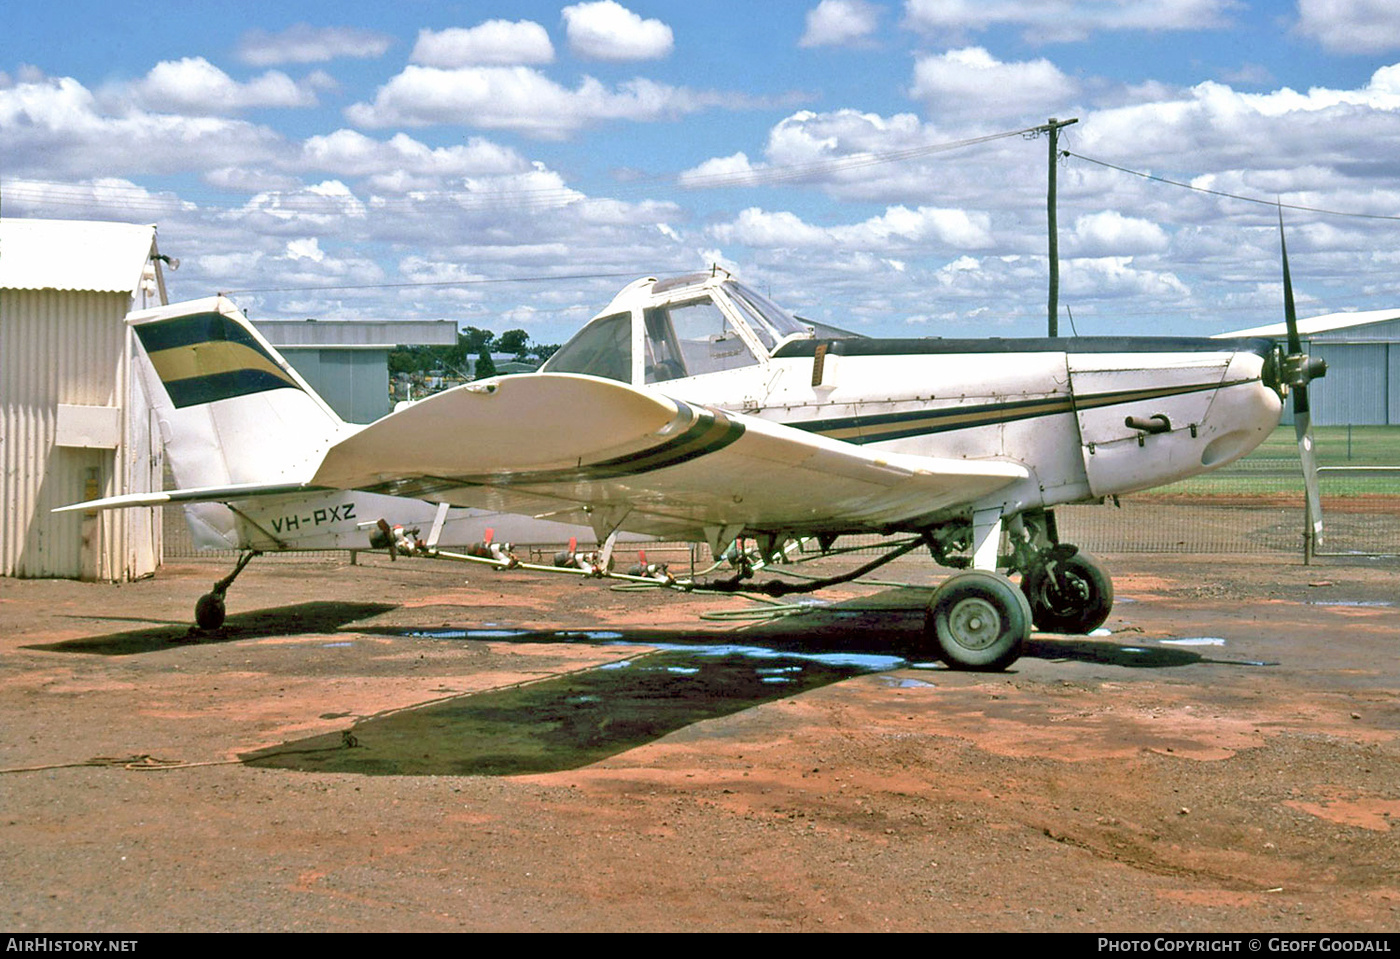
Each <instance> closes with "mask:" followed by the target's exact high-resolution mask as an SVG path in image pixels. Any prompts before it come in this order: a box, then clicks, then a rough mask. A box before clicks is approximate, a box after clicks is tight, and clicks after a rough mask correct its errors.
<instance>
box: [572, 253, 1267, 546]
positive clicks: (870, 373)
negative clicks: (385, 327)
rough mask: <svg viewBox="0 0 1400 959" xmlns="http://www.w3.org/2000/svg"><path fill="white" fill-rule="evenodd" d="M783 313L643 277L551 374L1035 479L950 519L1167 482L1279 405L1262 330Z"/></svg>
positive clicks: (1257, 430) (729, 284)
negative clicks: (889, 325) (979, 331)
mask: <svg viewBox="0 0 1400 959" xmlns="http://www.w3.org/2000/svg"><path fill="white" fill-rule="evenodd" d="M765 311H766V313H765ZM778 313H780V311H779V310H778V308H776V307H774V306H773V305H772V304H771V303H769V302H768V301H767V300H766V299H765V298H763V297H761V296H760V295H758V294H755V293H754V292H753V291H751V290H749V289H748V288H746V287H743V286H742V285H740V284H737V283H734V282H733V281H732V280H728V279H726V278H717V277H712V276H706V275H700V276H696V277H691V278H682V279H678V280H670V281H660V282H657V281H650V280H649V281H638V282H637V283H634V284H632V285H631V286H629V287H627V288H626V289H624V290H623V291H622V293H620V294H619V295H618V296H617V298H616V299H614V301H613V303H612V304H610V305H609V306H608V308H606V309H605V310H604V311H603V312H602V313H600V314H599V316H598V317H597V318H595V319H594V320H593V321H592V323H590V325H589V326H588V327H586V328H585V329H584V331H582V332H581V333H580V334H579V335H578V336H577V337H575V339H574V340H572V341H570V344H568V345H567V346H566V347H565V348H564V350H561V354H562V355H560V356H558V357H557V358H556V360H552V361H551V362H550V364H548V365H547V366H546V370H548V371H550V372H582V373H593V374H594V375H604V376H608V377H610V378H614V379H620V380H623V381H624V382H630V383H631V384H632V385H634V386H637V387H642V388H646V389H649V390H654V391H656V392H659V393H662V394H664V395H666V396H668V397H672V398H675V399H679V400H683V401H685V402H688V403H693V404H703V405H705V406H708V407H713V408H718V409H723V410H727V411H730V412H739V413H745V414H748V415H751V416H757V417H761V418H763V419H765V420H769V421H772V422H776V423H781V424H783V425H786V426H790V427H794V428H797V429H800V430H804V431H807V432H810V433H814V434H818V435H821V436H824V437H828V438H830V439H834V440H840V441H843V442H847V443H852V444H855V445H858V446H861V447H864V448H866V449H867V450H870V451H882V452H889V453H892V454H910V455H915V456H925V457H938V458H942V459H965V460H972V461H988V460H995V461H1003V462H1010V463H1015V464H1018V465H1020V466H1023V467H1024V468H1025V469H1026V470H1027V471H1028V473H1029V476H1028V477H1027V478H1026V479H1024V480H1020V481H1017V482H1016V483H1014V484H1012V485H1010V486H1008V487H1006V488H1004V489H1001V490H998V491H997V492H996V493H995V494H993V495H992V497H991V498H990V499H988V500H986V501H984V502H978V503H973V504H962V505H961V506H960V507H958V508H957V509H956V510H942V511H939V512H941V513H942V514H944V515H946V514H947V513H949V512H958V511H960V512H963V513H970V512H972V511H975V510H977V509H991V508H997V509H999V511H1000V512H1001V513H1002V514H1003V515H1006V516H1012V515H1015V514H1018V513H1021V512H1023V511H1026V510H1030V509H1038V508H1048V507H1053V506H1056V505H1059V504H1064V503H1074V502H1082V501H1086V500H1092V499H1097V498H1102V497H1108V496H1114V495H1118V494H1122V493H1130V492H1134V491H1137V490H1142V489H1148V488H1151V487H1155V486H1161V485H1164V484H1167V483H1172V482H1175V481H1177V480H1181V479H1185V478H1188V477H1190V476H1193V475H1196V474H1198V473H1202V472H1205V471H1207V470H1211V469H1215V468H1217V467H1219V466H1223V465H1225V464H1227V463H1229V462H1232V461H1234V460H1236V459H1238V458H1239V457H1241V456H1243V455H1245V454H1246V453H1248V452H1249V451H1250V450H1251V449H1253V448H1254V447H1255V446H1257V445H1258V444H1259V443H1260V442H1262V441H1263V440H1264V439H1265V438H1266V437H1267V436H1268V435H1269V434H1270V432H1271V431H1272V430H1273V429H1274V428H1275V427H1276V426H1277V425H1278V422H1279V416H1280V413H1281V411H1282V400H1281V397H1280V393H1279V390H1278V389H1277V387H1276V379H1277V373H1276V368H1277V356H1276V354H1277V347H1276V345H1275V344H1274V343H1273V341H1271V340H1267V339H1245V340H1235V341H1227V340H1212V339H1206V338H1180V337H1170V338H1169V337H1073V338H1054V339H1050V338H1038V339H1030V338H1028V339H1010V338H1009V339H1001V338H991V339H941V338H921V339H876V338H867V337H860V336H853V335H850V334H843V333H841V332H840V331H824V330H822V329H821V328H816V329H808V328H806V327H801V326H800V323H801V321H796V320H795V319H794V318H792V317H790V316H788V315H786V314H782V315H778V316H776V317H775V316H773V314H778ZM765 326H766V328H765ZM799 329H800V330H801V332H794V331H796V330H799ZM823 332H831V333H832V334H833V335H831V336H823ZM590 337H591V338H592V340H591V341H590ZM938 518H939V514H938V513H934V514H931V515H930V516H928V517H921V518H920V519H921V520H923V519H929V520H936V519H938Z"/></svg>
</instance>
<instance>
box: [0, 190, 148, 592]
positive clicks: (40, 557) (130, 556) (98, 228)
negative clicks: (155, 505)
mask: <svg viewBox="0 0 1400 959" xmlns="http://www.w3.org/2000/svg"><path fill="white" fill-rule="evenodd" d="M158 257H159V251H158V250H157V249H156V229H155V227H154V226H138V225H133V224H128V223H101V222H89V221H76V220H25V219H14V218H9V217H6V218H0V575H5V576H55V577H68V578H79V579H88V580H122V579H132V578H135V577H139V576H145V575H148V574H150V573H152V572H154V570H155V568H156V566H157V564H158V563H159V559H160V546H161V526H160V517H159V514H158V511H156V510H151V509H143V510H110V511H106V512H103V513H101V514H98V513H95V512H94V513H90V514H89V513H62V514H57V515H55V514H53V513H52V512H50V511H51V510H52V509H53V508H54V507H57V506H64V505H67V504H69V503H74V502H78V501H80V500H84V499H92V498H95V497H98V496H115V495H119V494H121V493H134V492H146V491H150V490H153V489H160V480H161V470H162V465H163V464H162V460H161V453H160V442H159V439H158V438H155V439H154V442H153V437H152V435H151V416H150V412H149V410H148V408H147V405H146V403H145V398H144V396H143V395H142V393H141V389H140V387H139V386H137V385H136V383H135V381H134V380H133V378H132V377H131V375H130V369H131V351H132V348H133V339H132V335H131V332H130V330H129V329H128V328H127V325H126V322H125V318H126V314H127V313H128V312H130V311H131V310H133V309H140V308H143V307H147V306H155V305H157V304H160V303H164V302H165V285H164V279H163V276H162V274H161V262H160V260H159V259H158Z"/></svg>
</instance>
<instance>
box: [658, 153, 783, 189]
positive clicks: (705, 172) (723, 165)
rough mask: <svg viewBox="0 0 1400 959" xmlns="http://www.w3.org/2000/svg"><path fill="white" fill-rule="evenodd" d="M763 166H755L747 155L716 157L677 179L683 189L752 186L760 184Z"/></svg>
mask: <svg viewBox="0 0 1400 959" xmlns="http://www.w3.org/2000/svg"><path fill="white" fill-rule="evenodd" d="M761 170H762V164H760V165H759V166H754V165H753V164H751V163H750V162H749V158H748V155H747V154H745V153H742V152H740V153H735V154H732V155H730V156H727V157H714V158H712V159H709V160H706V161H705V162H704V163H701V164H700V165H698V166H695V167H691V168H690V169H689V170H685V171H683V172H682V173H681V175H680V176H679V177H677V178H676V179H677V182H679V183H680V185H681V186H683V187H691V188H694V187H709V186H752V185H755V184H757V183H759V182H760V181H759V179H758V173H759V172H760V171H761Z"/></svg>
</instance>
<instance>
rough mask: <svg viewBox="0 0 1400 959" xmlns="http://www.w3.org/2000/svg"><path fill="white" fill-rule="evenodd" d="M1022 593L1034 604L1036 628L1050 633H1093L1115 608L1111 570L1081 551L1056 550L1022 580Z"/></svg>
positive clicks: (1032, 607)
mask: <svg viewBox="0 0 1400 959" xmlns="http://www.w3.org/2000/svg"><path fill="white" fill-rule="evenodd" d="M1069 548H1070V549H1073V547H1069ZM1057 553H1058V555H1057ZM1021 591H1022V592H1024V593H1025V594H1026V599H1027V600H1029V602H1030V606H1031V613H1032V615H1033V616H1034V618H1035V625H1036V626H1038V627H1039V628H1040V629H1043V630H1045V632H1047V633H1074V634H1078V635H1084V634H1085V633H1091V632H1093V631H1094V630H1096V629H1098V628H1099V627H1100V626H1102V625H1103V623H1104V620H1106V619H1108V613H1109V611H1110V610H1111V609H1113V581H1112V580H1111V579H1109V577H1108V571H1107V570H1105V569H1104V568H1103V566H1102V565H1100V563H1099V561H1098V560H1096V559H1095V558H1094V557H1093V556H1090V555H1089V554H1088V553H1084V552H1079V551H1075V552H1073V553H1069V554H1066V553H1064V552H1062V551H1058V550H1052V551H1051V552H1050V554H1049V555H1047V556H1046V557H1045V562H1043V563H1039V564H1037V565H1036V566H1035V567H1034V568H1033V569H1031V570H1030V571H1029V572H1027V573H1026V574H1025V575H1024V576H1022V577H1021Z"/></svg>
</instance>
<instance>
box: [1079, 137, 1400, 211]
mask: <svg viewBox="0 0 1400 959" xmlns="http://www.w3.org/2000/svg"><path fill="white" fill-rule="evenodd" d="M1061 155H1062V156H1065V157H1074V158H1075V159H1076V160H1083V161H1084V162H1086V163H1094V164H1097V165H1098V166H1101V167H1106V168H1108V169H1110V170H1117V171H1118V172H1119V173H1127V174H1129V175H1130V176H1135V177H1141V178H1142V179H1144V180H1152V181H1155V182H1157V183H1165V184H1167V185H1169V186H1176V187H1181V188H1182V189H1185V190H1191V191H1193V192H1195V193H1206V194H1209V195H1210V196H1218V197H1224V198H1226V199H1229V200H1240V201H1243V202H1245V203H1259V204H1263V205H1264V206H1268V207H1273V208H1275V209H1278V208H1279V207H1282V208H1283V209H1285V210H1299V211H1301V212H1304V213H1318V214H1322V215H1325V216H1345V217H1355V218H1358V219H1364V220H1400V215H1391V214H1385V213H1354V212H1349V211H1346V210H1328V209H1325V208H1323V207H1316V206H1303V205H1302V204H1298V203H1283V202H1281V201H1279V200H1277V199H1274V200H1268V199H1263V198H1260V197H1256V196H1244V195H1242V194H1239V193H1227V192H1226V191H1224V190H1212V189H1209V188H1208V187H1203V186H1196V185H1195V184H1193V183H1184V182H1182V181H1181V180H1173V179H1170V178H1169V177H1164V176H1157V175H1156V174H1154V173H1144V172H1143V171H1141V170H1132V169H1129V168H1128V167H1125V166H1119V165H1118V164H1116V163H1109V162H1108V161H1107V160H1099V159H1095V158H1094V157H1089V156H1084V154H1082V153H1075V152H1073V151H1071V150H1064V151H1062V153H1061Z"/></svg>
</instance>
